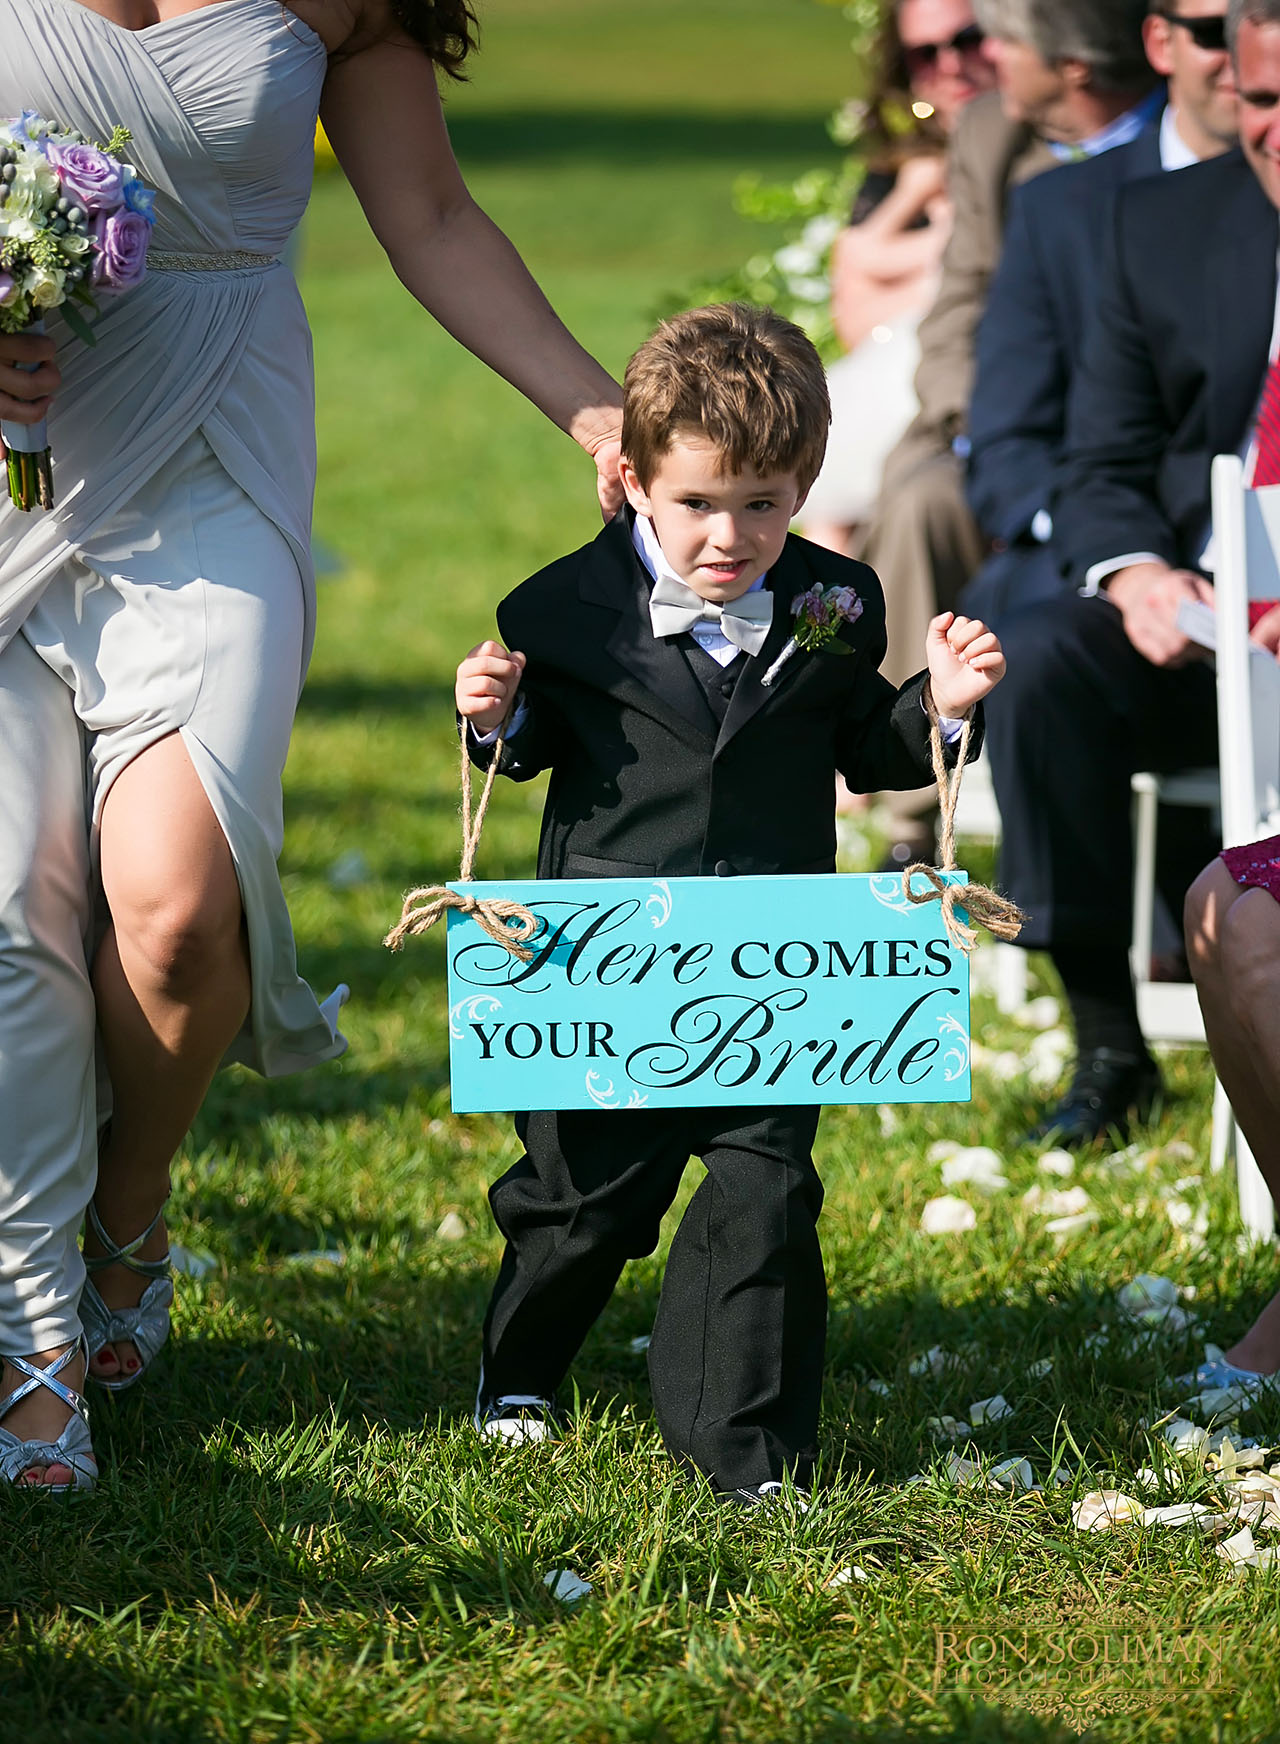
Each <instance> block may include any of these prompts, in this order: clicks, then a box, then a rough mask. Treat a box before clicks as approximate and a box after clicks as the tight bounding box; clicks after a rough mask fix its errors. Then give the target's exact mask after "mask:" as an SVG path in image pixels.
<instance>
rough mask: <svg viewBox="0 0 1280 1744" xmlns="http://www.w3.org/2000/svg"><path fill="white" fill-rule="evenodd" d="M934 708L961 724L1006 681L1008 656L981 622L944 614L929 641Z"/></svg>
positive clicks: (931, 625)
mask: <svg viewBox="0 0 1280 1744" xmlns="http://www.w3.org/2000/svg"><path fill="white" fill-rule="evenodd" d="M925 653H926V655H927V656H928V661H929V681H930V686H931V688H932V690H933V701H934V706H935V708H936V709H937V711H938V713H939V714H940V715H943V716H945V717H946V718H947V719H948V720H953V721H958V720H961V719H963V717H964V716H965V715H967V714H968V713H969V711H970V709H971V708H972V707H973V706H974V704H975V703H979V702H981V701H982V699H983V698H984V697H985V696H987V695H988V694H989V693H990V692H991V691H992V690H994V689H995V687H996V685H997V684H999V682H1000V680H1001V679H1002V678H1003V677H1004V672H1005V664H1004V652H1003V650H1002V649H1001V647H1000V643H999V640H998V639H997V637H996V635H995V633H994V631H991V630H989V629H988V628H987V626H986V625H985V624H984V623H983V622H982V621H981V619H979V618H958V617H956V615H955V613H954V612H942V613H941V614H940V615H939V616H938V617H936V618H934V620H933V622H932V623H931V624H930V625H929V633H928V635H927V636H926V637H925Z"/></svg>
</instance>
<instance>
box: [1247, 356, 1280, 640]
mask: <svg viewBox="0 0 1280 1744" xmlns="http://www.w3.org/2000/svg"><path fill="white" fill-rule="evenodd" d="M1251 483H1252V485H1253V488H1254V490H1261V489H1262V488H1263V487H1264V486H1266V485H1271V484H1280V357H1276V358H1274V359H1273V360H1272V361H1271V363H1269V364H1268V365H1267V374H1266V379H1265V381H1264V382H1263V384H1262V399H1261V400H1260V401H1259V403H1258V421H1257V423H1256V424H1255V425H1254V427H1253V478H1252V480H1251ZM1275 603H1276V602H1275V600H1250V601H1249V628H1250V629H1251V630H1252V629H1254V628H1255V627H1256V626H1257V624H1258V623H1259V621H1260V620H1261V619H1262V618H1264V617H1265V616H1266V614H1267V613H1268V612H1269V611H1270V610H1271V608H1272V606H1274V605H1275Z"/></svg>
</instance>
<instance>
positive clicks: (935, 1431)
mask: <svg viewBox="0 0 1280 1744" xmlns="http://www.w3.org/2000/svg"><path fill="white" fill-rule="evenodd" d="M924 1426H925V1428H926V1429H927V1430H928V1431H929V1434H930V1435H931V1436H932V1437H933V1439H934V1440H935V1441H966V1440H967V1439H968V1438H969V1436H971V1435H972V1434H973V1430H972V1428H971V1427H970V1425H969V1424H968V1423H964V1422H962V1421H961V1419H960V1418H959V1417H945V1416H944V1417H926V1418H925V1424H924Z"/></svg>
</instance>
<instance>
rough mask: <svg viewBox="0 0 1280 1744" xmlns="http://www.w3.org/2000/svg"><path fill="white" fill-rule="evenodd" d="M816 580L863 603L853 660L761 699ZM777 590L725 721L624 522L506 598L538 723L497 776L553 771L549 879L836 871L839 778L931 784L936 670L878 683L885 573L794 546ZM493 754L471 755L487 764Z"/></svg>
mask: <svg viewBox="0 0 1280 1744" xmlns="http://www.w3.org/2000/svg"><path fill="white" fill-rule="evenodd" d="M815 583H817V584H818V585H820V586H822V587H832V586H849V587H853V588H855V589H856V590H857V592H858V595H859V597H860V598H861V600H862V602H863V613H862V616H861V617H860V618H859V619H858V620H857V622H856V623H854V624H852V625H848V626H846V627H845V629H844V631H843V633H842V640H844V641H845V642H846V643H847V646H848V649H849V650H850V652H847V653H845V654H844V655H843V657H841V656H837V655H835V654H832V653H829V652H825V651H824V652H821V653H814V654H805V653H800V652H797V653H795V654H794V655H793V656H792V657H791V659H790V660H789V661H788V662H787V664H786V665H785V666H784V667H783V669H782V672H781V674H780V675H779V677H778V679H777V680H776V682H775V683H774V685H773V686H772V687H771V688H769V689H765V687H764V686H763V685H762V684H761V682H760V680H761V678H762V676H763V675H764V673H765V672H767V671H768V669H769V666H770V665H771V664H772V662H773V661H774V659H775V658H776V657H777V655H778V654H779V653H780V652H781V650H782V648H783V646H784V644H785V643H786V640H787V638H788V636H789V634H790V629H791V622H792V613H791V610H790V606H791V601H792V600H793V599H794V598H795V596H796V595H797V594H799V593H802V592H804V591H805V590H806V589H807V588H809V587H812V586H813V585H814V584H815ZM767 585H768V586H769V588H770V589H771V590H772V592H773V594H774V597H775V608H774V619H773V624H772V627H771V629H770V632H769V638H768V640H767V642H766V643H765V646H764V649H763V651H762V652H761V653H760V654H759V655H758V656H757V657H756V658H754V659H743V660H740V661H739V663H738V664H739V666H740V668H741V670H740V671H739V673H738V675H737V681H736V685H735V686H734V688H733V694H732V697H731V699H730V701H729V704H728V709H727V712H726V714H725V718H724V720H723V722H722V723H717V721H716V719H715V716H714V714H713V712H712V710H711V707H710V704H709V703H708V701H707V696H706V692H705V690H704V689H703V685H702V682H701V680H700V679H699V678H698V677H697V676H696V673H695V672H694V670H693V668H692V666H691V665H690V663H689V661H688V660H687V659H686V657H685V654H684V653H683V652H682V649H681V646H680V644H681V642H682V640H683V638H680V637H664V638H662V639H661V640H659V639H658V638H656V637H655V636H654V634H653V631H652V628H651V627H650V622H649V578H648V575H647V574H646V572H645V570H644V568H643V566H642V565H641V563H640V560H639V558H638V557H637V556H636V553H635V550H634V548H633V546H632V543H631V529H630V522H629V520H628V518H627V514H626V513H625V512H624V513H623V514H620V515H619V516H618V517H617V518H616V519H615V520H614V521H613V522H611V523H610V525H609V526H607V527H606V528H605V529H604V530H603V531H602V532H601V533H600V534H599V536H598V537H597V538H596V539H595V540H594V541H593V542H592V543H591V544H590V545H586V546H584V547H583V548H582V549H581V550H580V551H575V552H573V553H572V554H571V555H570V556H568V557H562V558H560V559H559V560H558V561H557V562H555V563H553V564H551V565H550V566H549V567H548V568H547V569H544V570H542V571H541V572H540V573H539V574H538V575H535V576H533V577H532V579H531V580H529V581H526V582H524V583H523V584H522V585H521V586H520V587H518V588H517V589H516V590H515V592H514V593H512V594H510V595H508V597H507V598H506V599H505V600H503V602H502V604H501V605H500V606H499V608H498V629H499V632H500V633H501V636H502V639H503V641H504V642H505V644H506V646H507V647H509V648H514V649H519V650H520V651H522V652H523V653H524V654H525V655H526V656H527V657H528V665H527V667H526V669H525V674H524V680H523V684H522V692H523V694H524V697H525V699H526V702H527V704H528V718H527V721H526V723H525V724H524V726H523V727H522V728H521V730H520V732H519V733H517V734H516V735H515V736H514V737H513V738H512V739H510V740H509V741H508V743H507V744H506V746H505V747H504V749H503V756H502V762H501V764H500V765H499V768H500V771H501V773H503V774H504V775H509V776H511V777H512V779H514V780H516V781H526V780H528V779H530V777H532V776H534V775H537V774H539V773H540V772H541V771H542V770H544V769H550V770H551V781H550V785H549V789H548V793H547V803H546V810H545V812H544V815H543V825H542V842H541V846H540V849H539V853H538V876H539V877H540V878H607V877H615V878H625V877H648V876H655V875H656V876H662V877H666V876H672V877H688V876H695V875H697V874H706V875H711V874H714V875H718V876H721V877H729V876H732V875H733V874H742V873H796V872H830V871H832V870H833V869H834V867H835V816H834V812H835V806H834V780H835V772H836V770H837V769H839V770H840V771H841V773H842V774H844V776H845V777H846V778H847V780H848V781H849V783H850V785H851V786H852V787H853V788H854V789H855V790H856V791H858V792H862V793H869V792H873V791H875V790H877V789H880V788H893V787H907V788H909V787H919V786H922V785H923V784H924V783H926V782H928V781H929V780H930V779H931V778H932V771H931V765H930V758H929V724H928V720H927V718H926V716H925V713H924V709H923V708H922V706H921V692H922V690H923V687H924V677H925V675H924V674H923V673H921V674H920V675H919V676H918V677H917V678H914V679H912V680H911V681H910V682H909V683H907V684H905V685H904V686H903V687H902V689H901V690H900V691H895V690H894V689H893V687H892V685H890V684H889V682H888V680H887V679H884V678H881V676H880V673H879V671H878V668H879V665H880V662H881V661H882V660H883V658H884V655H885V622H884V598H883V595H882V594H881V591H880V583H879V581H878V580H877V579H876V575H875V572H874V570H871V569H868V568H867V566H866V565H865V564H863V563H854V562H852V561H851V560H850V559H848V558H844V557H837V556H835V555H833V554H832V553H831V552H829V551H824V550H821V549H820V548H819V547H818V546H816V545H811V544H809V543H808V542H807V541H805V540H803V539H798V538H796V537H794V536H790V537H788V539H787V544H786V549H785V550H784V552H783V554H782V556H781V557H780V558H779V560H778V562H777V563H776V564H775V565H774V568H773V569H772V570H771V571H770V574H769V579H768V583H767ZM729 677H730V675H729V674H726V679H728V678H729ZM979 731H980V726H979ZM974 748H975V751H976V748H977V741H976V740H975V747H974ZM491 755H492V753H491V751H489V750H486V749H480V748H477V749H473V751H472V757H473V760H474V761H475V762H477V763H479V764H480V765H481V766H484V765H485V764H487V762H488V761H489V760H490V759H491Z"/></svg>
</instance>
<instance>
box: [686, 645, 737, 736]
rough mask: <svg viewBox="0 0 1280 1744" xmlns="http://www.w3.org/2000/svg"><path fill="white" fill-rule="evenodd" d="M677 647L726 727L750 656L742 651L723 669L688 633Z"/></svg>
mask: <svg viewBox="0 0 1280 1744" xmlns="http://www.w3.org/2000/svg"><path fill="white" fill-rule="evenodd" d="M676 647H677V648H679V650H680V652H681V654H682V655H683V656H684V661H685V665H686V666H687V667H688V668H689V670H690V672H692V673H693V676H694V677H695V678H696V679H697V681H698V683H699V684H700V685H701V686H702V694H703V695H704V696H705V697H706V699H707V707H708V708H709V709H710V710H711V715H712V719H713V720H714V721H715V723H716V725H717V726H718V727H719V726H723V724H724V717H725V716H726V715H727V714H728V712H729V702H730V699H731V698H732V696H733V693H734V691H735V690H736V689H737V687H738V680H739V679H740V678H741V677H742V674H743V672H744V671H745V670H746V665H747V656H746V655H745V654H744V653H743V652H742V650H741V649H739V650H738V652H737V653H736V654H735V655H734V657H733V659H732V660H731V661H730V662H729V664H728V665H727V666H721V664H720V663H719V661H718V660H713V659H712V658H711V656H710V654H708V653H707V651H706V649H705V648H703V647H701V646H700V645H699V644H698V642H696V641H695V640H694V638H693V636H692V635H691V634H690V633H689V632H687V631H686V633H685V634H684V635H683V636H678V637H677V638H676Z"/></svg>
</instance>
